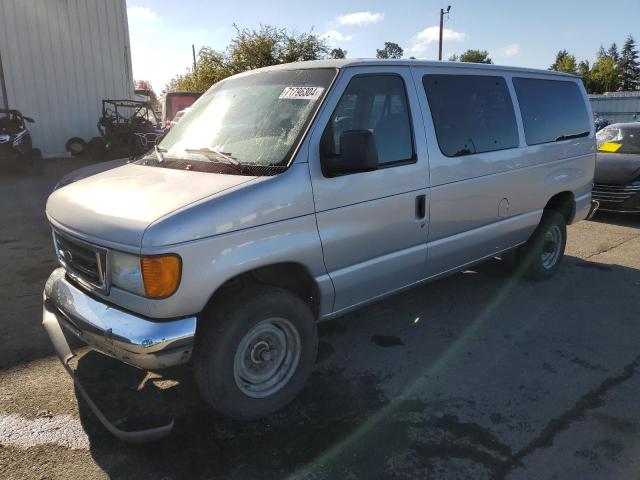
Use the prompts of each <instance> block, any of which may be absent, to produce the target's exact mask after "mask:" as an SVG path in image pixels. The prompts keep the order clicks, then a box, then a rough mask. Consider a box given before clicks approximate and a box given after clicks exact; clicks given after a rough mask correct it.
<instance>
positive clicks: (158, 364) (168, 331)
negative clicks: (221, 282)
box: [44, 268, 196, 370]
mask: <svg viewBox="0 0 640 480" xmlns="http://www.w3.org/2000/svg"><path fill="white" fill-rule="evenodd" d="M47 313H49V314H51V315H54V316H55V317H56V319H57V321H58V322H59V323H60V325H62V326H63V327H64V328H65V329H66V330H67V331H69V332H70V333H72V334H73V335H75V336H76V337H78V338H79V339H80V340H82V341H83V342H84V343H86V344H88V345H89V346H90V347H92V348H94V349H95V350H98V351H100V352H102V353H104V354H106V355H109V356H111V357H114V358H117V359H118V360H120V361H122V362H125V363H128V364H129V365H133V366H134V367H138V368H142V369H144V370H154V369H158V368H165V367H172V366H174V365H179V364H181V363H186V362H188V361H189V359H190V358H191V351H192V349H193V338H194V336H195V333H196V317H195V316H194V317H188V318H181V319H179V320H172V321H150V320H147V319H144V318H142V317H138V316H136V315H133V314H131V313H127V312H124V311H122V310H118V309H116V308H114V307H111V306H109V305H106V304H104V303H102V302H99V301H97V300H94V299H93V298H92V297H90V296H89V295H87V294H86V293H84V292H83V291H81V290H80V289H78V288H77V287H75V286H74V285H73V284H71V283H70V282H69V281H68V280H67V279H66V278H65V271H64V269H63V268H58V269H57V270H54V272H53V273H52V274H51V276H50V277H49V280H47V283H46V285H45V287H44V315H46V314H47Z"/></svg>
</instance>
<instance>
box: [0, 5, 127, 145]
mask: <svg viewBox="0 0 640 480" xmlns="http://www.w3.org/2000/svg"><path fill="white" fill-rule="evenodd" d="M0 55H1V56H2V63H3V70H4V80H5V86H6V91H7V100H8V103H9V106H10V108H16V109H18V110H20V111H22V113H23V114H25V115H28V116H30V117H33V118H35V120H36V123H35V124H33V125H32V126H30V129H31V131H32V133H33V138H34V145H35V146H36V147H39V148H41V149H42V151H43V153H45V155H57V154H62V153H65V143H66V141H67V140H68V139H69V138H71V137H82V138H84V139H85V140H88V139H89V138H91V137H93V136H95V135H97V134H98V131H97V129H96V123H97V122H98V118H99V116H100V112H101V100H102V99H103V98H133V78H132V73H131V51H130V46H129V28H128V25H127V7H126V1H125V0H0Z"/></svg>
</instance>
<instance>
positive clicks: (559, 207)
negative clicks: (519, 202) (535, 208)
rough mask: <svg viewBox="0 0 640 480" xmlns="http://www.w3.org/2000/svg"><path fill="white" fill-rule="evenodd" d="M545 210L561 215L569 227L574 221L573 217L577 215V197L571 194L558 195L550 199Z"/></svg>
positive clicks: (562, 193)
mask: <svg viewBox="0 0 640 480" xmlns="http://www.w3.org/2000/svg"><path fill="white" fill-rule="evenodd" d="M544 209H545V210H554V211H556V212H559V213H561V214H562V216H563V217H564V219H565V221H566V223H567V225H569V224H570V223H571V222H572V221H573V217H574V215H575V213H576V212H575V210H576V202H575V197H574V196H573V193H571V192H561V193H557V194H556V195H554V196H553V197H551V198H550V199H549V201H548V202H547V204H546V205H545V207H544Z"/></svg>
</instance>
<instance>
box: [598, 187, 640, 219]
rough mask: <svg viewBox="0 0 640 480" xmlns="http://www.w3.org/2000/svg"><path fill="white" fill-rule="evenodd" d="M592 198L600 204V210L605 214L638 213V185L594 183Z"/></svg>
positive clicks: (639, 207)
mask: <svg viewBox="0 0 640 480" xmlns="http://www.w3.org/2000/svg"><path fill="white" fill-rule="evenodd" d="M593 198H594V199H596V200H598V202H600V210H602V211H605V212H619V213H640V185H638V184H637V182H633V183H630V184H628V185H611V184H604V183H595V184H594V185H593Z"/></svg>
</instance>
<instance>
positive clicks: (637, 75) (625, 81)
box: [618, 35, 640, 91]
mask: <svg viewBox="0 0 640 480" xmlns="http://www.w3.org/2000/svg"><path fill="white" fill-rule="evenodd" d="M618 71H619V75H620V85H619V87H620V90H622V91H629V90H640V62H638V49H637V47H636V42H635V40H634V39H633V37H632V36H631V35H629V36H628V37H627V39H626V40H625V42H624V46H623V47H622V54H621V55H620V60H619V61H618Z"/></svg>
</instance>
